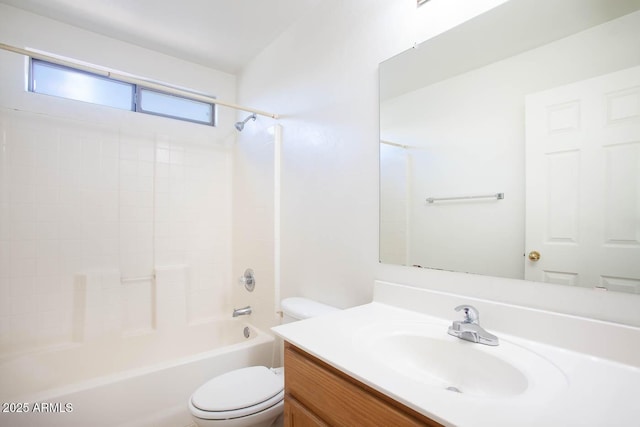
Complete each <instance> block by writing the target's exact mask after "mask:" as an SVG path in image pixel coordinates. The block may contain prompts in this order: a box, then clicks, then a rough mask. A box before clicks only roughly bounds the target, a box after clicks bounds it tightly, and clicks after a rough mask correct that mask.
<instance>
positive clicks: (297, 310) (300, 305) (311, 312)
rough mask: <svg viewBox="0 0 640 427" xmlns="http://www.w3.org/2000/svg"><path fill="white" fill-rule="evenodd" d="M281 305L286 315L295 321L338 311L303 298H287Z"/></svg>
mask: <svg viewBox="0 0 640 427" xmlns="http://www.w3.org/2000/svg"><path fill="white" fill-rule="evenodd" d="M280 305H281V306H282V312H283V313H284V314H286V315H288V316H291V317H293V318H295V319H308V318H310V317H316V316H320V315H322V314H327V313H331V312H333V311H338V309H337V308H336V307H333V306H330V305H327V304H322V303H321V302H317V301H313V300H310V299H307V298H301V297H292V298H285V299H283V300H282V302H281V303H280Z"/></svg>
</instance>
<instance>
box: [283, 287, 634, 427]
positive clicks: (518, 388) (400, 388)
mask: <svg viewBox="0 0 640 427" xmlns="http://www.w3.org/2000/svg"><path fill="white" fill-rule="evenodd" d="M461 304H472V305H473V306H474V307H475V308H477V309H478V312H479V313H480V319H482V320H481V324H482V326H483V327H484V328H486V329H487V330H488V331H490V332H491V333H494V334H495V335H496V336H497V337H498V338H499V345H496V346H491V345H483V344H480V343H474V342H470V341H467V340H464V339H460V338H458V337H455V336H452V335H450V334H448V333H447V332H448V327H449V326H451V325H452V323H453V322H456V321H459V320H460V319H461V313H460V312H456V311H455V310H454V308H455V307H456V306H459V305H461ZM273 330H274V332H275V333H276V334H278V335H279V336H280V337H282V338H283V339H284V340H285V341H286V345H285V417H286V425H288V426H322V425H362V426H378V425H394V426H396V425H397V426H401V425H427V426H448V427H449V426H469V427H484V426H491V427H500V426H505V427H507V426H509V427H511V426H514V425H517V426H520V427H534V426H536V427H537V426H541V425H548V426H580V427H601V426H603V425H632V424H633V423H635V422H636V421H637V420H638V419H640V408H639V407H638V406H637V405H635V402H634V398H633V396H635V393H636V390H637V389H638V388H639V387H640V357H639V356H638V355H639V354H640V328H637V327H632V326H625V325H620V324H615V323H608V322H602V321H595V320H592V319H586V318H578V317H576V316H568V315H563V314H559V313H552V312H544V311H542V310H533V309H528V308H525V307H519V306H512V305H508V304H504V303H495V302H492V301H488V300H479V299H470V298H467V297H464V296H460V295H455V294H449V293H443V292H436V291H431V290H426V289H419V288H414V287H409V286H403V285H397V284H391V283H385V282H376V284H375V288H374V301H373V302H372V303H369V304H365V305H362V306H358V307H353V308H350V309H347V310H343V311H339V312H335V313H331V314H328V315H326V316H321V317H317V318H313V319H308V320H305V321H300V322H295V323H291V324H286V325H281V326H278V327H275V328H273ZM605 343H606V345H604V344H605Z"/></svg>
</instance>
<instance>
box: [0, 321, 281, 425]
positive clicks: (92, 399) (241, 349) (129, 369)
mask: <svg viewBox="0 0 640 427" xmlns="http://www.w3.org/2000/svg"><path fill="white" fill-rule="evenodd" d="M245 327H249V329H250V337H249V338H245V337H244V334H243V332H244V331H243V330H244V328H245ZM187 331H188V332H187ZM158 338H159V337H158V336H157V335H156V334H155V333H146V334H141V335H138V336H129V337H117V339H116V338H114V337H107V336H105V337H101V338H99V339H97V340H94V341H93V342H88V343H84V344H77V345H68V346H63V347H58V348H56V349H49V350H47V351H41V352H38V353H32V354H25V355H21V356H14V357H10V358H9V357H7V358H5V359H3V360H0V398H1V399H0V403H1V404H2V407H0V411H2V412H0V426H5V425H6V426H17V427H20V426H25V427H26V426H29V427H32V426H47V427H50V426H51V427H56V426H65V427H68V426H78V427H80V426H83V427H84V426H94V427H100V426H105V427H115V426H120V427H134V426H135V427H147V426H148V427H151V426H153V427H163V426H166V427H182V426H187V425H190V424H191V418H190V415H189V410H188V407H187V401H188V399H189V396H190V395H191V393H193V391H195V389H196V388H197V387H199V386H200V385H201V384H202V383H204V382H205V381H207V380H208V379H210V378H212V377H213V376H216V375H220V374H221V373H224V372H227V371H229V370H232V369H237V368H240V367H245V366H250V365H265V366H270V365H271V363H272V360H273V354H274V339H273V337H271V336H270V335H268V334H266V333H264V332H261V331H259V330H257V329H255V328H252V327H250V326H248V325H246V324H245V323H243V321H242V320H240V319H233V320H224V321H219V322H210V323H204V324H201V325H196V326H191V327H189V328H187V330H186V331H185V330H184V329H182V330H179V331H176V333H175V334H173V335H170V336H169V341H168V342H169V343H170V345H168V346H167V345H166V344H167V335H166V333H165V334H163V337H162V339H158ZM42 403H44V404H42ZM20 410H22V411H23V412H17V411H20ZM24 411H28V412H24Z"/></svg>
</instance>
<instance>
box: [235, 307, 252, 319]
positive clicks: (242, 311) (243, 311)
mask: <svg viewBox="0 0 640 427" xmlns="http://www.w3.org/2000/svg"><path fill="white" fill-rule="evenodd" d="M249 314H251V306H250V305H248V306H246V307H242V308H234V309H233V317H238V316H248V315H249Z"/></svg>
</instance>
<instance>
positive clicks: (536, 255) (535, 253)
mask: <svg viewBox="0 0 640 427" xmlns="http://www.w3.org/2000/svg"><path fill="white" fill-rule="evenodd" d="M529 259H530V260H531V261H533V262H536V261H538V260H539V259H540V252H538V251H531V252H529Z"/></svg>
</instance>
